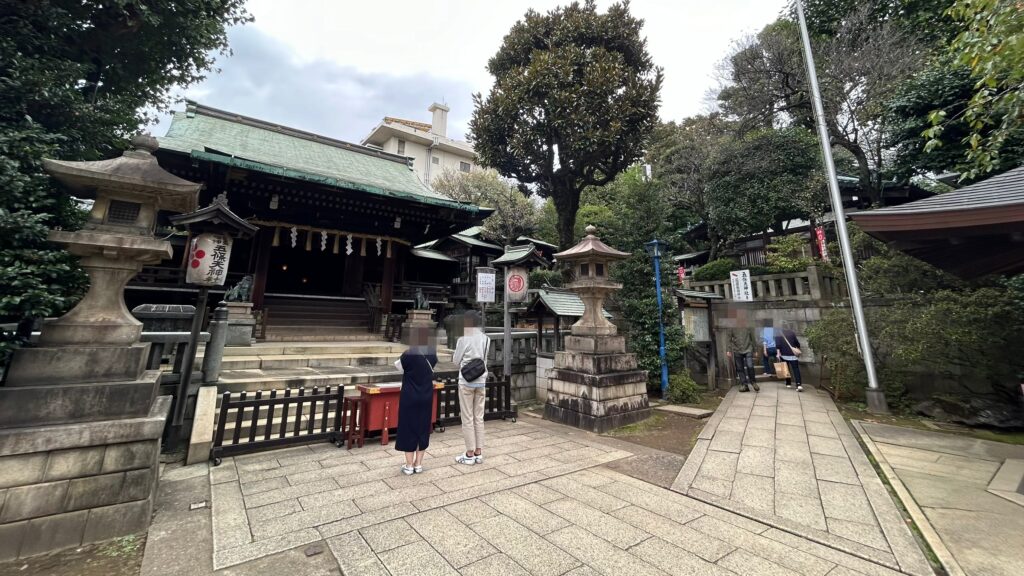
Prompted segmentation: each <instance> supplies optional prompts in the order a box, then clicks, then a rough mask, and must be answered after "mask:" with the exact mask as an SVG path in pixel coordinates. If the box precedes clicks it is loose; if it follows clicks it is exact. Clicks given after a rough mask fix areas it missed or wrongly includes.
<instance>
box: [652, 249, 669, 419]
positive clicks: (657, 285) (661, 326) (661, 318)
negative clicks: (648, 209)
mask: <svg viewBox="0 0 1024 576" xmlns="http://www.w3.org/2000/svg"><path fill="white" fill-rule="evenodd" d="M655 242H657V240H655ZM658 248H660V246H658V247H657V248H656V249H655V252H654V289H655V290H656V291H657V292H658V333H659V335H660V337H661V344H660V347H659V349H658V352H659V354H660V355H661V397H662V399H666V398H668V363H667V362H666V361H665V314H664V312H662V303H661V250H660V249H658Z"/></svg>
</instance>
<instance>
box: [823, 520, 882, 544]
mask: <svg viewBox="0 0 1024 576" xmlns="http://www.w3.org/2000/svg"><path fill="white" fill-rule="evenodd" d="M828 531H829V532H831V533H833V534H835V535H836V536H842V537H843V538H848V539H850V540H853V541H854V542H860V543H861V544H864V545H866V546H871V547H872V548H878V549H879V550H882V551H884V552H889V543H888V542H887V541H886V539H885V536H883V535H882V531H881V530H879V528H878V525H877V524H875V523H873V522H872V523H871V524H864V523H861V522H850V521H849V520H840V519H838V518H829V519H828Z"/></svg>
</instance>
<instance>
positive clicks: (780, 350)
mask: <svg viewBox="0 0 1024 576" xmlns="http://www.w3.org/2000/svg"><path fill="white" fill-rule="evenodd" d="M775 348H776V351H777V354H778V357H779V358H780V359H782V360H785V361H786V364H787V365H788V366H789V377H787V378H786V388H791V387H792V386H791V385H790V383H791V381H793V382H796V391H797V392H803V390H804V387H803V385H802V384H801V381H800V354H801V350H800V340H798V339H797V337H796V332H793V331H792V330H790V329H789V328H784V329H782V330H777V331H776V332H775Z"/></svg>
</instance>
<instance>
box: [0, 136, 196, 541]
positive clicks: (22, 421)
mask: <svg viewBox="0 0 1024 576" xmlns="http://www.w3.org/2000/svg"><path fill="white" fill-rule="evenodd" d="M132 143H133V144H134V146H135V150H131V151H129V152H125V153H124V154H123V155H122V156H120V157H119V158H114V159H112V160H102V161H97V162H65V161H59V160H44V167H45V169H46V171H47V172H49V173H50V174H51V175H53V177H54V178H55V179H57V180H58V181H59V182H60V183H61V184H62V185H64V186H65V187H67V188H68V189H70V190H71V191H72V192H74V193H75V195H76V196H79V197H83V198H93V199H95V202H94V203H93V206H92V211H91V212H90V213H89V218H88V222H87V223H86V224H85V227H84V228H83V229H82V230H79V231H76V232H68V231H63V230H54V231H51V232H50V235H49V239H50V240H51V241H53V242H56V243H58V244H61V245H63V246H65V247H66V248H67V250H68V251H69V252H71V253H72V254H75V255H76V256H79V257H80V262H81V265H82V267H83V268H84V269H85V270H86V272H88V274H89V292H88V293H87V294H86V295H85V297H84V298H82V300H81V302H79V303H78V306H76V307H75V308H74V309H73V310H71V311H70V312H68V313H67V314H65V315H64V316H63V317H61V318H58V319H56V320H52V321H48V322H46V323H44V325H43V328H42V334H41V336H40V338H39V343H38V346H35V347H29V348H21V349H18V350H16V351H15V353H14V356H13V357H12V358H11V364H10V366H9V367H8V370H7V379H6V382H5V383H4V386H0V500H5V503H4V510H3V514H2V515H0V561H6V560H11V559H14V558H22V557H27V556H32V555H35V554H41V553H44V552H49V551H53V550H59V549H62V548H74V547H77V546H81V545H82V544H88V543H91V542H100V541H104V540H109V539H111V538H116V537H120V536H125V535H128V534H135V533H139V532H143V531H145V530H146V529H147V527H148V526H149V522H150V518H151V516H152V512H153V500H154V498H155V497H156V486H157V478H158V472H159V467H158V457H159V455H160V437H161V435H162V434H163V431H164V425H165V423H166V421H167V414H168V412H169V410H170V407H171V398H170V397H169V396H158V395H157V390H158V386H157V383H158V380H159V375H160V373H159V371H157V370H150V371H146V370H145V361H146V358H147V353H148V351H149V344H142V343H140V342H139V336H140V333H141V331H142V324H141V323H140V322H139V321H138V320H136V319H135V318H133V317H132V316H131V314H130V313H129V312H128V309H127V307H126V306H125V303H124V286H125V284H126V283H127V282H128V280H130V279H131V278H132V277H133V276H134V275H135V274H136V273H137V272H138V271H139V270H140V269H141V268H142V267H143V266H145V265H147V264H155V263H157V262H159V261H160V260H162V259H164V258H168V257H170V256H171V245H170V243H169V242H167V241H165V240H158V239H156V238H154V237H153V231H154V228H155V226H156V219H157V213H158V211H160V210H169V211H180V212H188V211H191V210H194V209H195V205H196V196H197V194H198V192H199V189H200V188H201V187H202V185H201V184H196V183H194V182H189V181H187V180H182V179H181V178H178V177H176V176H174V175H173V174H170V173H168V172H165V171H164V170H163V169H161V168H160V166H159V165H158V164H157V160H156V158H155V157H154V156H153V155H152V152H153V151H154V150H155V149H156V147H157V143H156V140H155V139H154V138H152V137H149V136H143V137H136V138H135V139H134V140H133V141H132ZM5 496H6V498H5Z"/></svg>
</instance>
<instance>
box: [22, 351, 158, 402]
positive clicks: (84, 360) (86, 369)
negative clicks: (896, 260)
mask: <svg viewBox="0 0 1024 576" xmlns="http://www.w3.org/2000/svg"><path fill="white" fill-rule="evenodd" d="M148 358H149V344H148V343H147V344H142V343H136V344H132V345H129V346H93V347H87V346H75V347H73V348H72V347H56V346H55V347H47V346H40V347H38V348H19V349H17V350H15V351H14V356H13V357H12V358H11V365H10V366H9V367H8V369H7V381H6V385H7V386H37V385H48V384H51V383H53V382H60V383H61V384H76V383H83V382H115V381H130V380H135V379H136V378H138V377H139V375H140V374H142V371H143V369H144V368H145V366H146V360H147V359H148ZM146 406H148V404H146Z"/></svg>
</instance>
